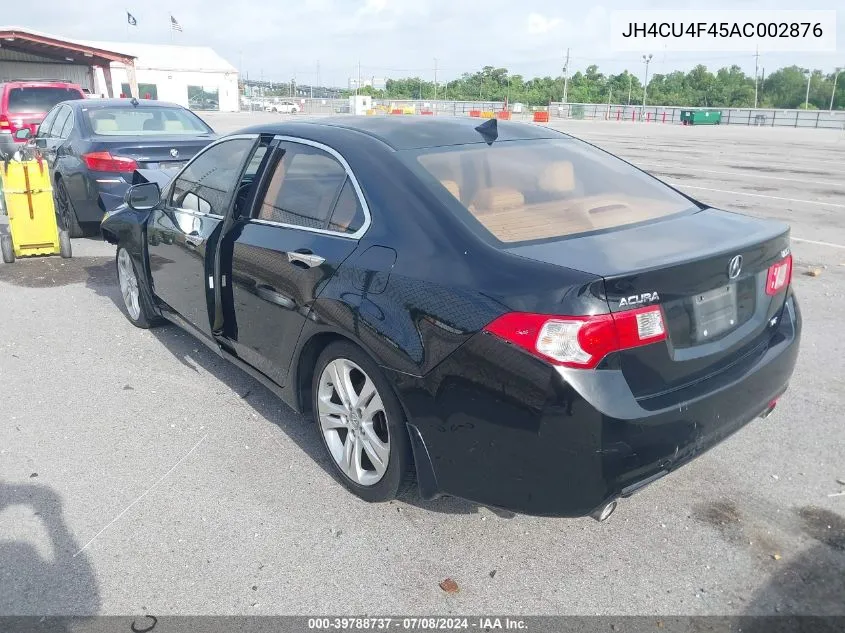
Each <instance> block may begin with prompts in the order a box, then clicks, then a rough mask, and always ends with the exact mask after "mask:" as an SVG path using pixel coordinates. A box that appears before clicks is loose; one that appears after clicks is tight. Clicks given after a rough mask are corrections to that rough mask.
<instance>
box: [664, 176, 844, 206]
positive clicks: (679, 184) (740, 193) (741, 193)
mask: <svg viewBox="0 0 845 633" xmlns="http://www.w3.org/2000/svg"><path fill="white" fill-rule="evenodd" d="M670 182H671V181H670ZM672 184H673V185H675V186H676V187H678V188H679V189H701V190H702V191H715V192H717V193H729V194H732V195H734V196H748V197H750V198H767V199H769V200H783V201H784V202H798V203H800V204H817V205H820V206H823V207H833V208H835V209H845V204H837V203H835V202H818V201H817V200H799V199H797V198H781V197H780V196H767V195H764V194H762V193H746V192H744V191H727V190H725V189H711V188H710V187H697V186H693V185H685V184H684V183H682V182H677V181H674V182H672Z"/></svg>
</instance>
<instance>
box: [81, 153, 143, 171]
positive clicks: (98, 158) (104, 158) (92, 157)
mask: <svg viewBox="0 0 845 633" xmlns="http://www.w3.org/2000/svg"><path fill="white" fill-rule="evenodd" d="M82 160H84V161H85V164H86V165H88V169H90V170H91V171H113V172H133V171H135V170H136V169H137V168H138V163H136V162H135V161H134V160H132V159H131V158H126V157H124V156H112V155H111V154H109V153H108V152H92V153H90V154H83V155H82Z"/></svg>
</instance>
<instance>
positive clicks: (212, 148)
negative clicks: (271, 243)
mask: <svg viewBox="0 0 845 633" xmlns="http://www.w3.org/2000/svg"><path fill="white" fill-rule="evenodd" d="M257 139H258V136H257V135H244V136H234V137H229V138H227V139H224V140H222V141H219V142H217V143H214V144H212V145H209V146H208V147H207V148H206V149H205V150H204V151H202V152H201V153H199V154H197V156H196V157H194V159H193V160H192V161H191V162H190V163H188V165H187V166H186V167H185V169H183V170H182V171H181V172H180V173H179V175H178V176H177V177H176V178H175V179H174V181H173V183H172V184H171V185H169V186H168V187H167V188H166V189H165V193H164V196H163V197H164V200H163V202H162V203H161V204H160V205H159V206H158V207H157V208H156V209H154V210H153V211H152V212H151V213H150V216H149V218H148V219H147V249H148V253H149V265H150V275H151V278H152V285H153V293H154V294H155V296H156V298H157V299H158V300H159V301H160V302H161V303H163V304H164V307H165V309H167V308H169V309H170V311H172V312H173V313H175V314H176V315H178V316H179V317H181V318H182V319H183V321H185V322H186V323H187V325H189V326H191V327H192V328H194V329H195V330H196V331H197V333H199V334H203V335H205V336H208V337H211V325H210V324H211V319H210V314H211V313H212V311H213V303H214V292H213V291H214V275H213V270H214V264H213V260H214V245H215V244H216V242H217V239H218V237H219V229H220V226H221V223H222V221H223V218H224V216H225V215H226V214H227V212H228V210H229V206H230V205H231V203H232V200H233V198H234V196H235V192H236V189H237V184H238V182H239V179H240V176H241V172H242V171H243V168H244V164H245V162H246V159H247V157H248V156H249V155H250V154H251V151H252V148H253V146H254V145H255V143H256V141H257ZM209 245H211V247H209Z"/></svg>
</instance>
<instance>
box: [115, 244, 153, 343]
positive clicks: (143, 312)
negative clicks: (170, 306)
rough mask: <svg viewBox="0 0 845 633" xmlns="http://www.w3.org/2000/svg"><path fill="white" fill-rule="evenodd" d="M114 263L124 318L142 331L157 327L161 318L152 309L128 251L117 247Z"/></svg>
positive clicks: (146, 290)
mask: <svg viewBox="0 0 845 633" xmlns="http://www.w3.org/2000/svg"><path fill="white" fill-rule="evenodd" d="M114 261H115V266H116V268H117V280H118V287H119V288H120V295H121V297H122V298H123V313H124V314H125V315H126V318H127V319H129V322H130V323H132V325H134V326H135V327H139V328H141V329H143V330H146V329H149V328H151V327H155V326H157V325H159V324H160V323H161V318H160V317H158V316H157V315H156V313H155V310H154V309H153V306H152V302H151V301H150V292H149V289H148V288H146V287H145V286H144V285H143V283H144V282H142V281H141V280H140V279H139V278H138V271H137V270H136V269H135V262H134V261H132V256H131V255H130V254H129V251H127V250H126V249H125V248H124V247H123V246H118V247H117V253H116V254H115V258H114Z"/></svg>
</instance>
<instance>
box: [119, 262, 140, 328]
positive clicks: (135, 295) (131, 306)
mask: <svg viewBox="0 0 845 633" xmlns="http://www.w3.org/2000/svg"><path fill="white" fill-rule="evenodd" d="M117 278H118V281H119V282H120V294H121V295H123V303H124V305H125V306H126V311H127V312H128V313H129V316H130V317H131V318H132V320H133V321H137V320H138V319H139V318H141V301H140V294H139V290H138V278H137V277H136V276H135V268H134V267H133V266H132V258H131V257H130V256H129V253H128V252H127V250H126V249H125V248H121V249H120V253H118V255H117Z"/></svg>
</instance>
